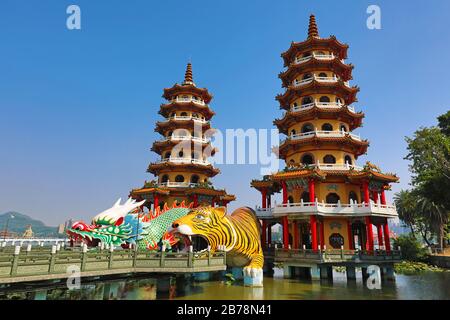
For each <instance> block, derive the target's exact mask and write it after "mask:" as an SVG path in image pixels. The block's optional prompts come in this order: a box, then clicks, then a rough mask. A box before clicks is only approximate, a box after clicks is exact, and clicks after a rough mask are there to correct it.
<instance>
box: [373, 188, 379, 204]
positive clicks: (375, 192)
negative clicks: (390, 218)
mask: <svg viewBox="0 0 450 320" xmlns="http://www.w3.org/2000/svg"><path fill="white" fill-rule="evenodd" d="M372 197H373V202H375V203H378V191H372Z"/></svg>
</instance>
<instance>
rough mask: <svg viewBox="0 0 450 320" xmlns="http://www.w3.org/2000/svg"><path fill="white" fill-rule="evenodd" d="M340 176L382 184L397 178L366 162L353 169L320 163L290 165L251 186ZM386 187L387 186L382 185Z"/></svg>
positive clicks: (268, 185) (257, 187) (265, 186)
mask: <svg viewBox="0 0 450 320" xmlns="http://www.w3.org/2000/svg"><path fill="white" fill-rule="evenodd" d="M322 168H324V169H322ZM325 168H326V169H325ZM339 176H340V177H342V178H344V179H345V181H352V182H359V181H376V182H379V183H383V184H388V183H395V182H398V181H399V178H398V177H397V176H396V175H395V174H392V173H382V172H381V171H379V169H377V168H372V167H369V166H368V165H367V164H366V165H365V166H364V168H359V169H355V168H354V167H352V166H349V168H345V165H343V166H341V165H336V168H331V167H328V166H327V167H321V166H320V165H319V166H317V165H305V166H299V167H298V168H295V167H290V168H286V169H285V170H284V171H279V172H277V173H274V174H272V175H270V176H266V177H265V179H264V180H253V181H252V182H251V186H252V187H254V188H256V189H258V190H259V189H261V188H273V187H274V186H276V187H277V189H278V190H279V185H280V182H281V181H289V180H298V179H309V178H314V179H316V180H319V181H327V179H330V178H333V177H339ZM384 188H385V189H386V188H388V187H387V186H385V187H384Z"/></svg>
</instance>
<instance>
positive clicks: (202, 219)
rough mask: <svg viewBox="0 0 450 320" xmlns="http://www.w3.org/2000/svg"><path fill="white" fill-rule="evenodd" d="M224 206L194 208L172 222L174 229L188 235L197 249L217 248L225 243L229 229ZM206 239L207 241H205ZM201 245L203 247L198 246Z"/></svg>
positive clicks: (188, 240) (189, 241)
mask: <svg viewBox="0 0 450 320" xmlns="http://www.w3.org/2000/svg"><path fill="white" fill-rule="evenodd" d="M225 216H226V209H225V208H224V207H217V208H213V207H199V208H195V209H192V210H191V211H190V212H189V213H188V214H187V215H185V216H184V217H182V218H180V219H178V220H175V221H174V222H173V224H172V227H173V228H174V231H175V232H176V233H179V234H181V235H185V236H187V238H188V239H187V242H188V244H189V245H190V244H192V245H194V247H196V249H197V250H198V249H203V250H204V249H206V248H203V247H207V246H208V245H209V246H210V248H211V250H213V251H215V250H217V248H218V246H219V245H224V244H225V242H224V241H225V238H226V237H224V235H225V234H226V232H228V230H229V226H228V225H227V219H226V217H225ZM205 240H206V242H207V243H205ZM199 246H201V247H202V248H198V247H199Z"/></svg>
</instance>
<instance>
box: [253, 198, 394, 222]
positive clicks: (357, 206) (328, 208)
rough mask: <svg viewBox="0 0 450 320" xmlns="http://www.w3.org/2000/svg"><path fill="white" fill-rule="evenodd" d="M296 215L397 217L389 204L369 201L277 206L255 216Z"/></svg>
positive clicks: (261, 210) (259, 210)
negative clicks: (373, 215)
mask: <svg viewBox="0 0 450 320" xmlns="http://www.w3.org/2000/svg"><path fill="white" fill-rule="evenodd" d="M296 214H306V215H311V214H321V215H341V216H364V215H370V214H376V215H380V216H386V217H397V216H398V214H397V208H396V207H395V205H391V204H380V203H374V202H373V201H371V202H370V203H369V204H367V203H364V202H363V203H356V202H353V203H350V204H342V203H340V202H338V203H325V202H318V201H317V200H316V202H303V201H301V202H300V203H286V204H278V205H275V207H273V208H266V209H262V208H256V215H257V216H258V217H260V218H270V217H280V216H286V215H288V216H289V215H296Z"/></svg>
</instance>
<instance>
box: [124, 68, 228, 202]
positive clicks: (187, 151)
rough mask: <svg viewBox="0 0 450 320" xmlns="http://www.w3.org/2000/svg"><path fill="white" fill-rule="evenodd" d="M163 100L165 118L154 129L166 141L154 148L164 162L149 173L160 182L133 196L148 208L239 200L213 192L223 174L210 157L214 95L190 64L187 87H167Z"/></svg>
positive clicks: (135, 191)
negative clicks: (199, 82) (197, 80)
mask: <svg viewBox="0 0 450 320" xmlns="http://www.w3.org/2000/svg"><path fill="white" fill-rule="evenodd" d="M163 98H164V99H165V100H166V102H165V103H163V104H162V105H161V106H160V110H159V114H160V115H162V116H163V117H164V120H163V121H158V122H157V123H156V128H155V131H156V132H158V133H159V134H161V136H162V139H161V140H158V141H155V142H154V143H153V146H152V148H151V150H152V151H154V152H156V153H157V154H158V155H160V156H161V158H160V160H159V161H157V162H155V163H150V165H149V166H148V170H147V171H148V172H149V173H152V174H153V175H154V176H155V177H156V179H155V180H153V181H148V182H145V184H144V186H143V187H142V188H139V189H134V190H132V191H131V194H130V195H131V197H133V198H135V199H139V200H140V199H146V200H147V201H146V203H145V206H147V207H148V208H149V209H150V208H151V206H152V205H153V208H156V207H162V206H164V204H167V205H169V206H171V205H172V204H173V203H174V202H175V201H177V203H181V202H182V201H184V202H185V203H186V204H190V203H193V206H194V207H197V206H199V205H211V206H215V205H220V206H226V205H227V204H228V203H229V202H230V201H233V200H235V196H234V195H229V194H227V193H226V191H225V190H221V189H216V188H214V186H213V184H212V183H211V181H210V179H211V178H212V177H214V176H215V175H217V174H219V169H217V168H215V167H213V165H212V164H211V163H210V162H208V157H210V156H213V155H214V153H215V152H216V151H217V150H216V148H214V147H212V146H211V142H210V137H211V136H212V135H213V134H214V129H213V128H211V118H212V117H213V116H214V114H215V113H214V112H213V111H212V110H211V109H210V107H209V103H210V102H211V100H212V95H211V94H210V93H209V92H208V90H207V89H206V88H199V87H197V86H196V85H195V83H194V81H193V75H192V65H191V63H188V65H187V68H186V73H185V77H184V81H183V83H182V84H175V85H173V86H172V87H171V88H166V89H164V93H163Z"/></svg>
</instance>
